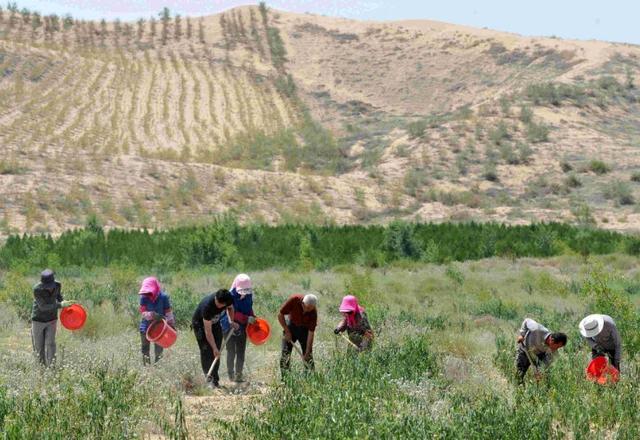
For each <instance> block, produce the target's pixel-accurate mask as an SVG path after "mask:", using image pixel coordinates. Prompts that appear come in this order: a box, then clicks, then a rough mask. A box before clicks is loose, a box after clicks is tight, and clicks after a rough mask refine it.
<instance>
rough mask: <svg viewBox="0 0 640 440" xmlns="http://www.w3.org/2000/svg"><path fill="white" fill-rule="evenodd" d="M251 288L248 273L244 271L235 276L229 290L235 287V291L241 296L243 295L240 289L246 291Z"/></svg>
mask: <svg viewBox="0 0 640 440" xmlns="http://www.w3.org/2000/svg"><path fill="white" fill-rule="evenodd" d="M252 288H253V284H252V283H251V278H249V275H247V274H246V273H241V274H240V275H238V276H236V277H235V279H234V280H233V283H232V284H231V288H229V290H233V289H236V292H238V294H239V295H240V296H241V297H244V295H243V294H242V293H241V291H243V290H244V291H246V290H248V289H252Z"/></svg>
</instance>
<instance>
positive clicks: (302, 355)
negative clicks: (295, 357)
mask: <svg viewBox="0 0 640 440" xmlns="http://www.w3.org/2000/svg"><path fill="white" fill-rule="evenodd" d="M282 340H283V341H284V340H285V339H284V338H282ZM291 345H292V346H293V348H294V349H295V350H296V353H298V354H299V355H300V359H302V362H303V363H304V364H305V365H307V364H308V362H307V361H306V360H305V359H304V354H303V353H302V350H301V349H300V347H298V346H297V345H296V344H294V343H293V342H292V343H291Z"/></svg>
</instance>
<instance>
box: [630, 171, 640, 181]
mask: <svg viewBox="0 0 640 440" xmlns="http://www.w3.org/2000/svg"><path fill="white" fill-rule="evenodd" d="M629 180H631V181H632V182H636V183H637V182H640V172H639V171H635V172H634V173H633V174H631V177H630V178H629Z"/></svg>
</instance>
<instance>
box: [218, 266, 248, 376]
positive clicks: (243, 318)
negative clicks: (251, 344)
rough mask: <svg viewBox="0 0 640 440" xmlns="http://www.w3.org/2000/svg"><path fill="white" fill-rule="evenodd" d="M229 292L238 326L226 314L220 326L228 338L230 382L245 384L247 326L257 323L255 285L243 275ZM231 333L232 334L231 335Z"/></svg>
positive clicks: (237, 277)
mask: <svg viewBox="0 0 640 440" xmlns="http://www.w3.org/2000/svg"><path fill="white" fill-rule="evenodd" d="M229 291H230V292H231V296H232V297H233V310H234V315H233V321H234V322H235V324H236V325H235V326H232V325H231V324H230V323H229V317H228V316H227V315H226V314H225V315H222V318H220V325H221V326H222V331H223V333H224V334H225V337H226V338H227V373H229V380H230V381H232V382H237V383H240V382H244V377H243V375H242V371H243V369H244V359H245V352H246V351H247V331H246V329H247V325H249V324H253V323H254V322H256V314H255V313H254V311H253V283H252V282H251V278H250V277H249V275H247V274H245V273H241V274H239V275H238V276H236V277H235V279H234V280H233V284H231V289H229ZM229 332H232V334H231V335H229Z"/></svg>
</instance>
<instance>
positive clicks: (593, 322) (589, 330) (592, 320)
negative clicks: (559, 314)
mask: <svg viewBox="0 0 640 440" xmlns="http://www.w3.org/2000/svg"><path fill="white" fill-rule="evenodd" d="M603 327H604V318H603V317H602V315H589V316H587V317H586V318H584V319H583V320H582V321H580V324H579V325H578V328H579V329H580V334H581V335H582V336H584V337H585V338H593V337H594V336H597V335H598V334H599V333H600V332H601V331H602V328H603Z"/></svg>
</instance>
